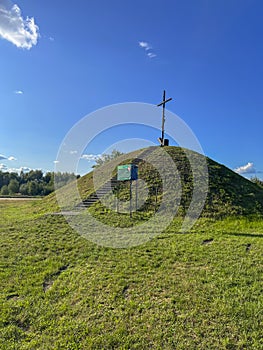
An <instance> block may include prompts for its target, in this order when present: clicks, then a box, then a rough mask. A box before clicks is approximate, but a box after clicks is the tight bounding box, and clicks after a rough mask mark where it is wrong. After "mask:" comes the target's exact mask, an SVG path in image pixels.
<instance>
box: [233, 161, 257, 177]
mask: <svg viewBox="0 0 263 350" xmlns="http://www.w3.org/2000/svg"><path fill="white" fill-rule="evenodd" d="M234 171H235V172H236V173H238V174H255V173H256V169H255V168H254V164H253V163H251V162H248V163H247V164H245V165H242V166H240V167H238V168H236V169H235V170H234Z"/></svg>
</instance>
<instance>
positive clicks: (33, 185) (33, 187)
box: [28, 181, 39, 196]
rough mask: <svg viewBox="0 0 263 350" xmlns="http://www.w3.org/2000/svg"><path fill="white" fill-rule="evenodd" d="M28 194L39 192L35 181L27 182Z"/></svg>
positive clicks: (34, 194) (33, 194) (32, 194)
mask: <svg viewBox="0 0 263 350" xmlns="http://www.w3.org/2000/svg"><path fill="white" fill-rule="evenodd" d="M28 194H29V195H30V196H36V195H38V194H39V187H38V183H37V181H29V182H28Z"/></svg>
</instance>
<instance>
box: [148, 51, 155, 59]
mask: <svg viewBox="0 0 263 350" xmlns="http://www.w3.org/2000/svg"><path fill="white" fill-rule="evenodd" d="M147 56H148V57H150V58H154V57H156V54H155V53H152V52H148V53H147Z"/></svg>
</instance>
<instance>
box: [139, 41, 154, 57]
mask: <svg viewBox="0 0 263 350" xmlns="http://www.w3.org/2000/svg"><path fill="white" fill-rule="evenodd" d="M139 46H140V47H141V48H142V49H144V50H145V52H146V55H147V56H148V57H149V58H154V57H156V56H157V55H156V54H155V53H154V52H153V50H152V45H151V44H150V43H148V42H147V41H139Z"/></svg>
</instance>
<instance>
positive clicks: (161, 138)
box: [157, 90, 172, 147]
mask: <svg viewBox="0 0 263 350" xmlns="http://www.w3.org/2000/svg"><path fill="white" fill-rule="evenodd" d="M171 100H172V98H168V99H167V100H166V99H165V90H164V91H163V101H162V102H161V103H159V104H158V105H157V107H160V106H163V115H162V136H161V137H159V139H158V140H159V142H160V144H161V147H163V146H164V140H165V139H164V123H165V104H166V103H167V102H169V101H171Z"/></svg>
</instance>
